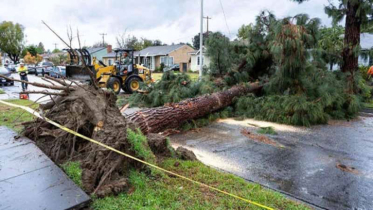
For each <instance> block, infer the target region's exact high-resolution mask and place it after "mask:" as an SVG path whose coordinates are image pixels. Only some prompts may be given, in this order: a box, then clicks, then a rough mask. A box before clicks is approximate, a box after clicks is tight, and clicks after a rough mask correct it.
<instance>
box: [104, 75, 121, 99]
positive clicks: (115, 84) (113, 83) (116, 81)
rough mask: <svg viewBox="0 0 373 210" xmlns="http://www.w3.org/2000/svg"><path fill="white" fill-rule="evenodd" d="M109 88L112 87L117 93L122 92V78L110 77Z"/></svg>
mask: <svg viewBox="0 0 373 210" xmlns="http://www.w3.org/2000/svg"><path fill="white" fill-rule="evenodd" d="M107 88H108V89H112V90H113V91H114V93H115V94H117V95H118V94H119V93H120V89H121V88H122V83H121V82H120V79H118V78H116V77H110V79H109V82H108V83H107Z"/></svg>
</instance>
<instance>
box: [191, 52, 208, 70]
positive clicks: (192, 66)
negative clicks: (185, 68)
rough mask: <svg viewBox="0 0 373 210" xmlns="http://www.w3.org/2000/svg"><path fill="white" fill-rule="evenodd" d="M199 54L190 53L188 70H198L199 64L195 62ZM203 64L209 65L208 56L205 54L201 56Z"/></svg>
mask: <svg viewBox="0 0 373 210" xmlns="http://www.w3.org/2000/svg"><path fill="white" fill-rule="evenodd" d="M198 57H199V55H192V56H191V59H190V70H192V71H199V67H200V65H198V64H197V61H198ZM203 61H204V63H203V66H206V67H210V62H211V61H210V58H209V57H207V56H203Z"/></svg>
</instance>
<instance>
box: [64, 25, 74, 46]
mask: <svg viewBox="0 0 373 210" xmlns="http://www.w3.org/2000/svg"><path fill="white" fill-rule="evenodd" d="M66 34H67V39H68V40H69V46H70V47H72V44H73V40H74V37H73V29H72V28H71V25H69V26H68V27H67V29H66Z"/></svg>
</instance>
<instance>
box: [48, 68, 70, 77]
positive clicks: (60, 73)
mask: <svg viewBox="0 0 373 210" xmlns="http://www.w3.org/2000/svg"><path fill="white" fill-rule="evenodd" d="M49 75H50V76H51V77H56V78H60V77H66V67H65V66H55V67H53V69H52V71H51V72H50V73H49Z"/></svg>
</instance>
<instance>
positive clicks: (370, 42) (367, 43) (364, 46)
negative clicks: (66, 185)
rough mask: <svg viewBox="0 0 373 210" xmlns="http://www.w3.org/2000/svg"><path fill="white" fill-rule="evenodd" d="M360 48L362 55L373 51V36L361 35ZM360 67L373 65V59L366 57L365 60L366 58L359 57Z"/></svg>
mask: <svg viewBox="0 0 373 210" xmlns="http://www.w3.org/2000/svg"><path fill="white" fill-rule="evenodd" d="M360 47H361V52H362V53H364V52H367V51H371V50H373V34H368V33H362V34H361V35H360ZM359 65H362V66H371V65H373V57H371V56H366V57H365V59H364V56H359Z"/></svg>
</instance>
